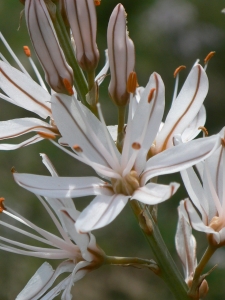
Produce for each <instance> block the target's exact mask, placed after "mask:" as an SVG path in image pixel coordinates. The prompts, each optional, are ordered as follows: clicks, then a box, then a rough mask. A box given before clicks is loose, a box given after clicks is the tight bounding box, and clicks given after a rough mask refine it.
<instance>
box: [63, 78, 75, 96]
mask: <svg viewBox="0 0 225 300" xmlns="http://www.w3.org/2000/svg"><path fill="white" fill-rule="evenodd" d="M63 84H64V86H65V88H66V90H67V92H68V94H69V95H70V96H72V95H73V94H74V92H73V87H72V85H71V84H70V82H69V80H68V79H66V78H63Z"/></svg>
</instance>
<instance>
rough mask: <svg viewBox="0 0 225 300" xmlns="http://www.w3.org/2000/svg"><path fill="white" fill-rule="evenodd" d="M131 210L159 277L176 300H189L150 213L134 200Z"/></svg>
mask: <svg viewBox="0 0 225 300" xmlns="http://www.w3.org/2000/svg"><path fill="white" fill-rule="evenodd" d="M130 204H131V207H132V210H133V212H134V214H135V216H136V218H137V220H138V222H139V225H140V227H141V229H142V232H143V233H144V235H145V237H146V239H147V241H148V244H149V245H150V248H151V250H152V252H153V253H154V255H155V257H156V262H157V264H158V266H159V268H160V274H159V276H160V277H161V278H162V279H163V280H164V281H165V282H166V284H167V285H168V287H169V288H170V290H171V292H172V293H173V294H174V297H175V298H176V299H177V300H188V299H189V300H190V298H189V296H188V295H187V290H188V287H187V285H186V283H185V281H184V279H183V277H182V275H181V274H180V271H179V270H178V268H177V266H176V264H175V263H174V261H173V259H172V257H171V255H170V253H169V251H168V249H167V247H166V245H165V243H164V241H163V238H162V236H161V234H160V231H159V229H158V226H157V225H156V224H155V222H154V220H153V218H152V216H151V214H150V212H149V211H148V210H147V209H145V207H144V205H143V204H141V203H140V202H138V201H136V200H132V201H130Z"/></svg>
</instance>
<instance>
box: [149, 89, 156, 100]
mask: <svg viewBox="0 0 225 300" xmlns="http://www.w3.org/2000/svg"><path fill="white" fill-rule="evenodd" d="M155 90H156V89H155V88H153V89H151V90H150V93H149V95H148V103H150V102H151V100H152V98H153V95H154V92H155Z"/></svg>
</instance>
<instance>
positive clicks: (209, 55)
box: [204, 51, 216, 71]
mask: <svg viewBox="0 0 225 300" xmlns="http://www.w3.org/2000/svg"><path fill="white" fill-rule="evenodd" d="M215 54H216V52H215V51H211V52H209V54H208V55H207V56H206V58H205V59H204V63H205V67H204V70H205V71H206V69H207V67H208V64H209V61H210V59H211V58H212V57H213V56H214V55H215Z"/></svg>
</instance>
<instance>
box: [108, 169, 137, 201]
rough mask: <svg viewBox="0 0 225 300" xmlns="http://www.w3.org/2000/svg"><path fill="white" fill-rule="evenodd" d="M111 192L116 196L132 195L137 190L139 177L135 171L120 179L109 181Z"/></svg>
mask: <svg viewBox="0 0 225 300" xmlns="http://www.w3.org/2000/svg"><path fill="white" fill-rule="evenodd" d="M111 183H112V186H113V190H114V192H115V193H116V194H124V195H128V196H129V195H130V196H131V195H132V194H133V192H134V191H135V190H136V189H138V188H139V186H140V184H139V177H138V174H137V172H136V171H130V173H128V174H127V175H126V176H124V177H122V178H121V179H115V178H112V179H111Z"/></svg>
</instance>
